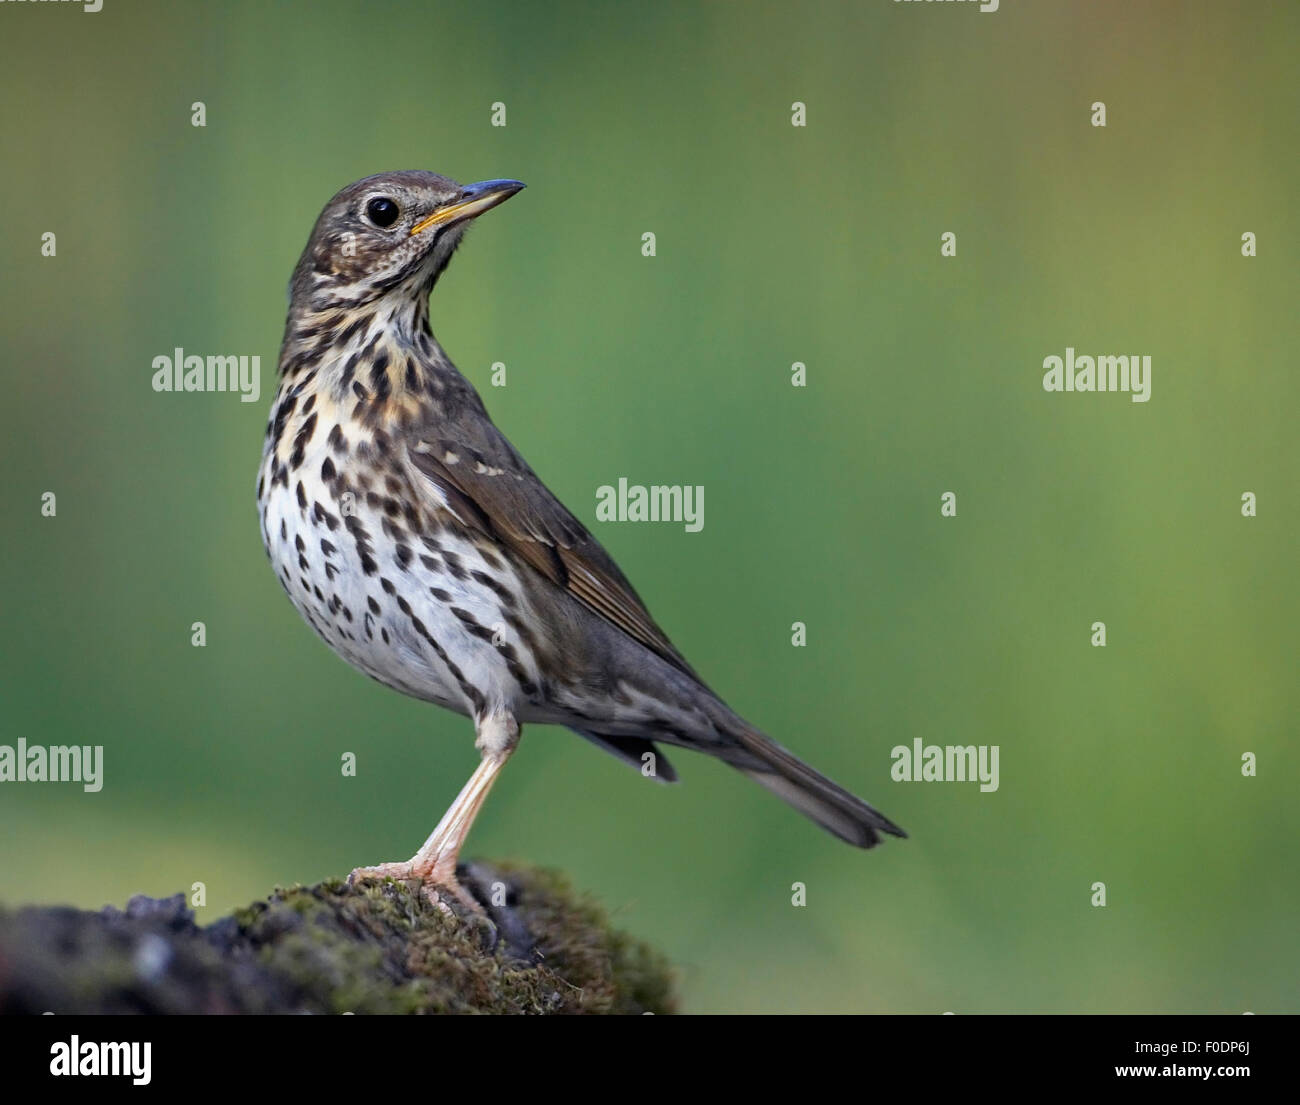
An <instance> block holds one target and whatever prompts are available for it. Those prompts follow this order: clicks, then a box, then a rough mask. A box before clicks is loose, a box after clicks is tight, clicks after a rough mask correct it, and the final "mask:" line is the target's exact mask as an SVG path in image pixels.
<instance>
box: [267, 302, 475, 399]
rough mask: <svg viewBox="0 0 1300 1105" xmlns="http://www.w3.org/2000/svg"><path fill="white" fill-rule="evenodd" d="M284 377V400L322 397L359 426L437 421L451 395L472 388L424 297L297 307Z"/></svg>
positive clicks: (287, 338)
mask: <svg viewBox="0 0 1300 1105" xmlns="http://www.w3.org/2000/svg"><path fill="white" fill-rule="evenodd" d="M280 377H281V379H280V391H281V392H282V393H284V392H297V393H299V394H302V393H304V392H307V391H314V392H318V393H323V394H324V395H326V396H328V397H329V398H330V399H332V400H333V401H334V403H335V404H337V405H339V406H343V407H346V408H347V409H349V410H351V411H352V413H353V416H354V418H355V419H356V420H358V421H366V422H374V423H378V424H391V423H394V422H396V423H407V424H409V423H412V422H416V421H419V420H422V419H427V418H429V417H430V416H436V414H437V412H438V410H439V408H440V407H441V405H442V403H443V402H444V400H445V399H446V398H448V397H449V395H451V394H454V393H456V392H458V391H459V390H460V388H461V386H462V385H464V386H468V385H467V383H466V382H465V380H464V377H462V376H461V375H460V373H459V372H457V371H456V367H455V366H454V365H453V364H452V363H451V359H450V358H449V357H448V356H447V354H446V353H445V352H444V351H443V348H442V346H440V345H439V344H438V341H437V339H436V338H435V337H434V336H433V333H432V331H431V330H430V328H429V307H428V300H427V298H426V297H424V296H401V297H397V296H393V297H381V298H379V299H376V300H371V301H369V302H367V303H363V304H361V305H356V306H354V305H351V304H347V303H338V302H331V301H330V300H329V299H324V300H322V299H319V298H315V299H313V300H309V301H308V302H306V303H301V304H299V303H295V304H294V305H293V306H292V307H291V308H290V311H289V318H288V320H287V322H286V324H285V331H284V343H283V345H282V346H281V349H280Z"/></svg>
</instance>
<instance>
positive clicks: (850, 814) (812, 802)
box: [733, 727, 907, 848]
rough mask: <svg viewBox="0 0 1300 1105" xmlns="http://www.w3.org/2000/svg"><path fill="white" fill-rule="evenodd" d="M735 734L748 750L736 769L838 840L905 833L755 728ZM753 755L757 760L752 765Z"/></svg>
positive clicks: (867, 841) (867, 842) (874, 839)
mask: <svg viewBox="0 0 1300 1105" xmlns="http://www.w3.org/2000/svg"><path fill="white" fill-rule="evenodd" d="M736 740H737V742H738V744H739V746H740V747H741V748H742V749H743V750H744V751H745V752H746V753H748V754H749V755H748V756H746V757H745V759H744V761H743V763H737V764H734V765H733V766H734V767H735V768H736V769H737V770H738V771H740V772H741V773H742V774H745V775H748V776H749V777H750V778H751V779H753V780H754V781H755V782H756V783H758V784H759V785H760V786H764V787H766V788H767V789H768V790H770V791H771V792H772V793H773V794H775V795H776V796H777V797H779V798H781V799H783V800H784V801H786V802H788V803H789V804H790V805H791V806H793V807H794V808H795V809H797V810H798V811H799V812H800V813H802V814H803V815H804V816H805V817H807V818H809V819H810V820H812V821H815V822H816V823H817V824H818V825H820V826H821V827H822V828H823V829H826V830H827V831H828V832H831V833H834V834H835V835H836V836H837V837H839V838H840V839H841V840H846V841H848V842H849V843H850V844H853V845H856V846H857V847H859V848H871V847H874V846H875V845H877V844H879V843H880V839H881V838H880V834H881V833H888V834H889V835H890V836H897V837H906V836H907V833H905V832H904V831H903V830H902V829H900V828H899V827H898V826H897V825H895V824H894V823H893V822H892V821H890V820H889V818H887V817H886V816H885V815H884V814H882V813H881V812H880V811H879V810H876V809H873V808H872V807H871V806H869V805H867V803H866V802H864V801H862V799H861V798H858V797H856V796H854V795H852V794H850V793H849V792H848V791H847V790H845V789H844V788H843V787H842V786H840V785H839V784H837V783H833V782H831V780H829V779H828V778H826V776H825V775H822V774H821V773H820V772H817V771H814V770H813V769H812V768H811V767H809V766H808V765H807V764H806V763H804V762H803V761H802V760H800V759H799V758H798V757H797V756H795V755H794V754H792V753H791V752H789V751H787V750H786V749H784V748H782V747H781V746H780V745H779V744H777V743H776V741H774V740H772V739H771V738H769V737H766V736H764V735H763V734H762V733H760V732H758V730H756V729H751V728H748V727H746V728H744V729H741V730H740V731H738V732H737V733H736ZM755 760H756V761H758V766H754V761H755Z"/></svg>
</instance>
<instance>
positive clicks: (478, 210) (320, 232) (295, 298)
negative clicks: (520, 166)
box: [289, 170, 523, 309]
mask: <svg viewBox="0 0 1300 1105" xmlns="http://www.w3.org/2000/svg"><path fill="white" fill-rule="evenodd" d="M522 187H523V185H522V184H521V183H520V182H519V181H517V180H484V181H480V182H479V183H477V184H464V185H462V184H457V183H456V182H455V181H454V180H449V179H448V178H447V177H445V176H439V175H438V174H437V173H428V172H423V171H420V170H408V171H403V172H392V173H380V174H378V175H377V176H370V177H366V178H365V179H364V180H358V181H357V182H356V183H355V184H349V185H348V186H347V187H346V188H344V189H343V190H342V191H341V192H339V193H338V194H337V195H336V196H335V197H334V198H333V199H331V200H330V201H329V203H327V204H326V205H325V209H324V210H323V211H322V212H321V213H320V218H318V219H317V220H316V226H315V228H314V229H313V230H312V232H311V238H310V239H308V242H307V248H306V249H305V250H303V253H302V257H301V258H300V259H299V261H298V267H297V268H296V269H294V273H293V280H292V282H291V283H290V285H289V299H290V302H291V303H292V304H293V305H294V306H296V307H301V308H307V309H319V308H320V307H323V306H326V305H330V306H343V305H346V306H360V305H362V304H365V303H370V302H373V301H374V300H377V299H379V298H381V297H383V296H386V295H389V294H391V293H396V294H398V295H409V296H411V297H415V296H420V295H427V294H428V291H429V289H430V288H431V287H432V286H433V283H434V281H435V280H437V279H438V276H439V274H440V273H441V272H442V270H443V269H444V268H446V266H447V262H448V261H449V260H451V255H452V253H454V252H455V250H456V246H457V245H459V244H460V240H461V238H462V236H463V235H464V233H465V228H466V227H467V226H468V225H469V222H470V221H471V220H472V219H474V218H475V217H476V216H478V215H481V214H482V213H483V212H484V211H487V210H489V209H491V208H493V207H495V206H496V205H497V204H499V203H501V202H503V201H504V200H508V199H509V198H510V197H511V196H513V195H514V194H515V193H516V192H518V191H519V190H520V189H521V188H522Z"/></svg>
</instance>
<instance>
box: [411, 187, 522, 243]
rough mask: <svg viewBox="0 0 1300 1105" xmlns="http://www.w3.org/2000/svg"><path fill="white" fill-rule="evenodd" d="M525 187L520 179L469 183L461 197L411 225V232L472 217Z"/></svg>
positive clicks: (413, 233)
mask: <svg viewBox="0 0 1300 1105" xmlns="http://www.w3.org/2000/svg"><path fill="white" fill-rule="evenodd" d="M523 187H524V185H523V183H522V182H520V181H518V180H480V181H479V182H478V183H477V184H467V185H465V187H464V189H463V190H462V191H461V194H460V199H458V200H456V201H454V202H453V203H449V204H447V205H446V206H444V207H439V208H438V210H437V211H435V212H433V214H431V215H426V216H425V217H424V218H423V219H421V220H420V221H419V222H418V223H416V224H415V225H414V226H413V227H411V233H412V235H415V234H419V233H420V232H421V231H422V230H428V229H429V227H431V226H447V225H448V224H450V223H459V222H464V221H465V220H466V219H472V218H474V217H475V216H476V215H481V214H483V212H484V211H487V210H488V209H489V208H492V207H495V206H496V205H497V204H498V203H504V202H505V201H506V200H508V199H509V198H510V197H511V196H513V195H514V194H515V193H516V192H518V191H519V190H520V189H521V188H523Z"/></svg>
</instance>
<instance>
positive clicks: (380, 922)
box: [0, 864, 674, 1014]
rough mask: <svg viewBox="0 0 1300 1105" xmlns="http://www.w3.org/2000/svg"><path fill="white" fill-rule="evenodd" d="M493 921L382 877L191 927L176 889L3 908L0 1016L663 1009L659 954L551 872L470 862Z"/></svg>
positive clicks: (307, 890)
mask: <svg viewBox="0 0 1300 1105" xmlns="http://www.w3.org/2000/svg"><path fill="white" fill-rule="evenodd" d="M460 878H461V881H462V884H463V885H465V886H466V887H467V888H468V889H470V890H471V892H472V893H473V894H474V895H475V896H476V897H477V898H479V900H480V901H482V902H483V903H484V904H485V906H486V907H487V910H488V915H489V917H490V918H491V920H490V921H485V920H483V919H482V918H478V917H475V916H474V915H472V914H469V915H466V916H448V915H447V914H446V913H444V912H442V911H440V910H439V909H437V908H436V907H435V906H433V905H431V904H430V903H429V902H427V901H426V900H425V899H424V898H423V897H422V896H421V895H420V894H419V893H418V891H416V890H414V889H412V888H410V887H408V886H406V885H405V884H402V883H394V882H392V881H391V880H389V881H385V882H384V883H381V884H367V885H363V886H360V887H350V886H348V885H346V884H345V883H343V882H341V881H330V882H324V883H320V884H318V885H316V886H307V887H303V886H295V887H291V888H289V889H287V890H277V891H276V892H275V893H274V894H272V895H271V897H270V898H268V899H267V900H266V901H261V902H254V903H253V904H252V905H249V906H246V907H245V908H243V909H240V910H236V911H235V913H234V914H232V915H231V916H229V917H225V918H222V919H221V920H219V921H217V922H215V923H214V924H212V925H209V926H208V927H207V928H199V927H198V926H197V925H196V924H195V923H194V915H193V914H192V913H191V912H190V911H189V909H187V908H186V905H185V899H184V897H183V896H182V895H179V894H177V895H175V896H174V897H171V898H167V899H161V900H159V899H153V898H145V897H143V896H141V897H137V898H132V899H131V902H130V903H129V904H128V906H127V909H126V911H125V912H122V911H119V910H116V909H113V908H112V907H108V908H106V909H104V910H102V911H101V912H99V913H89V912H83V911H80V910H75V909H66V908H38V907H30V908H26V909H20V910H17V911H15V912H4V913H0V1013H43V1012H46V1011H50V1012H54V1013H65V1014H66V1013H356V1014H366V1013H627V1014H640V1013H671V1012H673V1009H674V999H673V994H672V982H671V974H670V970H669V968H668V965H667V963H666V961H665V960H664V958H663V956H662V955H660V954H659V953H658V952H656V951H654V950H652V949H651V948H650V947H648V946H647V945H645V944H643V943H641V942H640V941H637V940H634V939H632V938H631V937H629V936H627V935H626V934H624V933H621V932H618V931H616V930H614V929H612V928H611V927H610V925H609V922H608V919H607V918H606V916H605V914H604V912H603V911H602V910H601V909H600V908H599V907H598V906H596V905H595V904H594V903H593V902H591V901H590V900H589V899H587V898H585V897H584V896H581V895H578V894H576V893H575V892H574V891H573V889H572V888H571V887H570V886H569V884H568V882H567V881H566V880H565V879H564V878H563V877H562V876H560V875H558V874H555V873H554V872H548V871H540V870H535V869H531V868H525V867H517V866H505V865H498V866H487V865H481V864H475V865H472V866H470V867H468V868H463V869H462V871H461V873H460Z"/></svg>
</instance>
